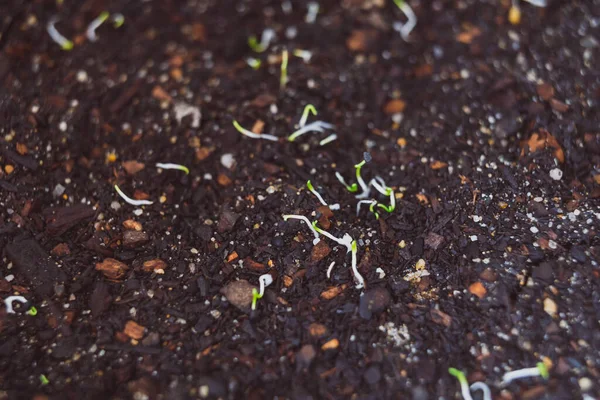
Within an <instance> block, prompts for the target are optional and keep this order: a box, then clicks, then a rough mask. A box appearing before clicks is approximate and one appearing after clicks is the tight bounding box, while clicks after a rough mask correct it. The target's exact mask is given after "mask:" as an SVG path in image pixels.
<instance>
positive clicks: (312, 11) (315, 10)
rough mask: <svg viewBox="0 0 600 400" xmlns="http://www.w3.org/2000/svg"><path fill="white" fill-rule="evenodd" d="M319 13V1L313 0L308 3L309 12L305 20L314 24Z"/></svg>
mask: <svg viewBox="0 0 600 400" xmlns="http://www.w3.org/2000/svg"><path fill="white" fill-rule="evenodd" d="M317 14H319V3H317V2H316V1H311V2H310V3H308V13H306V17H305V18H304V21H306V23H308V24H314V23H315V21H316V20H317Z"/></svg>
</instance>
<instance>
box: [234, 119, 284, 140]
mask: <svg viewBox="0 0 600 400" xmlns="http://www.w3.org/2000/svg"><path fill="white" fill-rule="evenodd" d="M233 126H234V127H235V129H237V131H238V132H239V133H241V134H242V135H244V136H248V137H249V138H252V139H264V140H271V141H273V142H277V141H278V140H279V138H278V137H277V136H273V135H268V134H266V133H254V132H252V131H249V130H248V129H245V128H243V127H242V126H241V125H240V124H239V122H237V121H236V120H233Z"/></svg>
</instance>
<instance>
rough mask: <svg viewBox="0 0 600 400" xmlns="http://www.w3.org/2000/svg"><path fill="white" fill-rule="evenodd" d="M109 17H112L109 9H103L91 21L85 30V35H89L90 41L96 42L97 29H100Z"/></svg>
mask: <svg viewBox="0 0 600 400" xmlns="http://www.w3.org/2000/svg"><path fill="white" fill-rule="evenodd" d="M108 17H110V14H109V13H108V11H102V12H101V13H100V15H98V17H97V18H96V19H95V20H93V21H92V22H90V24H89V25H88V27H87V29H86V31H85V36H87V38H88V40H89V41H90V42H95V41H97V40H98V36H97V35H96V29H98V28H99V27H100V25H102V24H103V23H104V22H105V21H106V20H107V19H108Z"/></svg>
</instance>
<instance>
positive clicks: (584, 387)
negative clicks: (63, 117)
mask: <svg viewBox="0 0 600 400" xmlns="http://www.w3.org/2000/svg"><path fill="white" fill-rule="evenodd" d="M592 386H593V384H592V380H591V379H590V378H588V377H585V376H584V377H583V378H579V388H580V389H581V391H582V392H588V391H590V389H592Z"/></svg>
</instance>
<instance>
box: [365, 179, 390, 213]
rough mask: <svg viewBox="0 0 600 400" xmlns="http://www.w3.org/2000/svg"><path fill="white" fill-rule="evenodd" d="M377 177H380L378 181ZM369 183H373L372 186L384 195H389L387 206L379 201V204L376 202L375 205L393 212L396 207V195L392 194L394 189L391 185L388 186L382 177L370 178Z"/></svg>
mask: <svg viewBox="0 0 600 400" xmlns="http://www.w3.org/2000/svg"><path fill="white" fill-rule="evenodd" d="M378 179H380V181H379V182H378ZM371 185H373V187H374V188H375V189H376V190H377V191H378V192H379V193H381V194H383V195H384V196H389V197H390V205H389V206H385V205H383V204H381V203H379V204H377V207H379V208H382V209H384V210H385V211H387V212H388V213H391V212H393V211H394V210H395V209H396V195H395V194H394V190H393V189H392V188H391V187H388V186H387V185H386V184H385V182H384V181H383V179H381V178H375V179H372V180H371Z"/></svg>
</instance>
